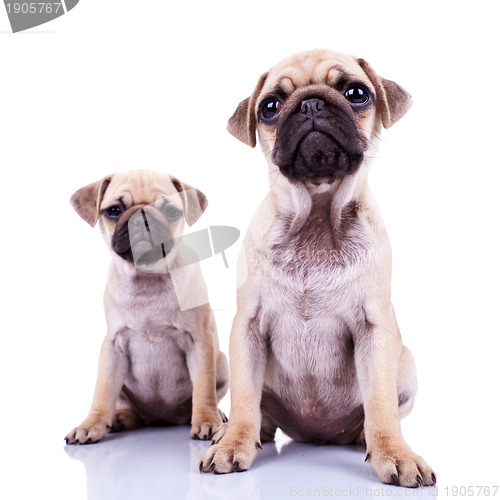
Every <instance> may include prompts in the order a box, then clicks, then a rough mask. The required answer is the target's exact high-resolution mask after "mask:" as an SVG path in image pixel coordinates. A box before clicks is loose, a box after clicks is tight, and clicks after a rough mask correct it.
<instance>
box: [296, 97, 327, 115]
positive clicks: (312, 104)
mask: <svg viewBox="0 0 500 500" xmlns="http://www.w3.org/2000/svg"><path fill="white" fill-rule="evenodd" d="M324 107H325V103H324V101H322V100H321V99H306V100H305V101H302V106H301V107H300V111H301V112H302V113H304V114H305V115H307V116H308V117H309V118H314V117H315V116H316V115H317V114H318V113H319V112H320V111H321V110H322V109H323V108H324Z"/></svg>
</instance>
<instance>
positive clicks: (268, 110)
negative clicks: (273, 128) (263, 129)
mask: <svg viewBox="0 0 500 500" xmlns="http://www.w3.org/2000/svg"><path fill="white" fill-rule="evenodd" d="M282 107H283V106H282V104H281V101H280V100H279V99H278V98H277V97H268V98H267V99H266V100H265V101H264V102H263V103H262V104H261V105H260V115H261V116H262V118H264V120H266V121H271V120H274V119H275V118H277V116H278V115H279V114H280V113H281V108H282Z"/></svg>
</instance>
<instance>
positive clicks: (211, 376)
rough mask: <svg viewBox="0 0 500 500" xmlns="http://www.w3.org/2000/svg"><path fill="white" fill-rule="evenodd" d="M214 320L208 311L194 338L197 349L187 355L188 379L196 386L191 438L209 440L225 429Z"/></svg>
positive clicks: (194, 348) (194, 388)
mask: <svg viewBox="0 0 500 500" xmlns="http://www.w3.org/2000/svg"><path fill="white" fill-rule="evenodd" d="M213 322H214V319H213V318H212V317H211V313H210V311H209V310H208V307H207V312H206V314H204V315H203V317H202V318H201V321H200V323H201V324H200V325H199V327H198V328H197V332H198V335H197V336H196V337H194V338H193V340H194V347H193V349H191V351H190V352H189V353H188V355H187V364H188V369H189V375H190V377H191V381H192V383H193V414H192V417H191V432H190V435H191V438H192V439H210V438H211V437H212V436H213V434H214V433H215V432H217V431H218V430H219V428H220V426H221V425H222V416H221V413H220V412H219V410H218V409H217V395H216V379H217V369H216V366H217V362H216V361H217V354H218V348H217V345H216V344H217V341H216V339H217V334H216V333H215V332H214V329H215V327H214V324H213Z"/></svg>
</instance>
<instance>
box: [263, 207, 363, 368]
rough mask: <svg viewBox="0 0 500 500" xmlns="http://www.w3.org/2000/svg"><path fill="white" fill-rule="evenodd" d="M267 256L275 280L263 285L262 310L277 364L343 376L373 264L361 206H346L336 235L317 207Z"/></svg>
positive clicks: (325, 212) (326, 212)
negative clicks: (352, 329) (352, 326)
mask: <svg viewBox="0 0 500 500" xmlns="http://www.w3.org/2000/svg"><path fill="white" fill-rule="evenodd" d="M284 231H286V224H285V226H284ZM269 256H270V259H271V262H272V265H271V266H269V267H268V269H271V275H270V276H266V279H265V280H262V287H263V289H262V294H261V301H262V306H261V307H262V315H263V324H265V325H267V330H268V334H269V335H270V338H271V348H272V351H273V353H274V355H275V356H276V359H277V361H278V362H279V363H280V364H283V366H287V367H288V368H289V369H290V370H292V372H293V371H295V373H297V372H299V373H300V372H304V373H311V371H318V370H319V372H318V373H317V375H318V376H320V377H323V376H325V377H331V376H332V375H334V373H335V372H336V371H338V372H339V373H341V372H343V371H344V367H343V365H344V363H345V357H346V352H347V351H349V349H347V351H346V345H349V342H350V335H349V325H350V324H352V323H354V322H356V320H357V318H356V317H357V316H358V315H359V314H361V313H360V311H361V310H362V308H361V305H362V303H363V300H364V290H363V282H364V276H363V273H364V269H365V268H366V265H367V262H368V259H369V245H368V239H367V237H366V236H365V234H364V232H363V229H362V225H361V224H360V222H359V219H358V214H357V207H356V206H355V205H354V204H352V205H350V206H348V207H346V209H344V211H343V213H342V224H341V227H340V228H339V229H338V230H337V231H333V230H332V224H331V221H330V214H329V210H328V207H327V206H326V204H319V206H317V207H314V206H313V210H312V211H311V216H310V217H309V219H308V221H306V223H305V224H304V226H303V228H302V229H301V230H300V231H299V232H298V233H297V234H295V235H293V236H291V237H288V238H287V237H285V236H283V237H282V238H281V239H280V241H279V242H277V243H275V244H274V245H273V246H272V247H271V248H270V253H269ZM346 342H347V344H346ZM323 358H324V359H323ZM288 368H287V369H288ZM325 370H326V371H325ZM324 371H325V372H324ZM320 372H321V373H320ZM323 372H324V373H323ZM326 372H328V373H326Z"/></svg>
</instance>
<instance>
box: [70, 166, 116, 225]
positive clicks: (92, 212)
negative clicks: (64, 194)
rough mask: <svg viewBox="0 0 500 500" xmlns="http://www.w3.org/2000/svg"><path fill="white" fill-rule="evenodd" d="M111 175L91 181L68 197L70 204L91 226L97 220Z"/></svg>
mask: <svg viewBox="0 0 500 500" xmlns="http://www.w3.org/2000/svg"><path fill="white" fill-rule="evenodd" d="M111 178H112V176H111V175H109V176H107V177H104V179H101V180H100V181H97V182H93V183H92V184H89V185H88V186H85V187H82V188H80V189H79V190H78V191H77V192H76V193H74V194H73V196H72V197H71V199H70V202H71V205H72V206H73V208H74V209H75V210H76V213H77V214H78V215H79V216H80V217H81V218H82V219H83V220H84V221H85V222H88V223H89V224H90V225H91V226H92V227H94V226H95V225H96V224H97V221H98V220H99V213H100V209H101V203H102V199H103V198H104V193H105V192H106V189H107V188H108V186H109V183H110V182H111Z"/></svg>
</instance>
